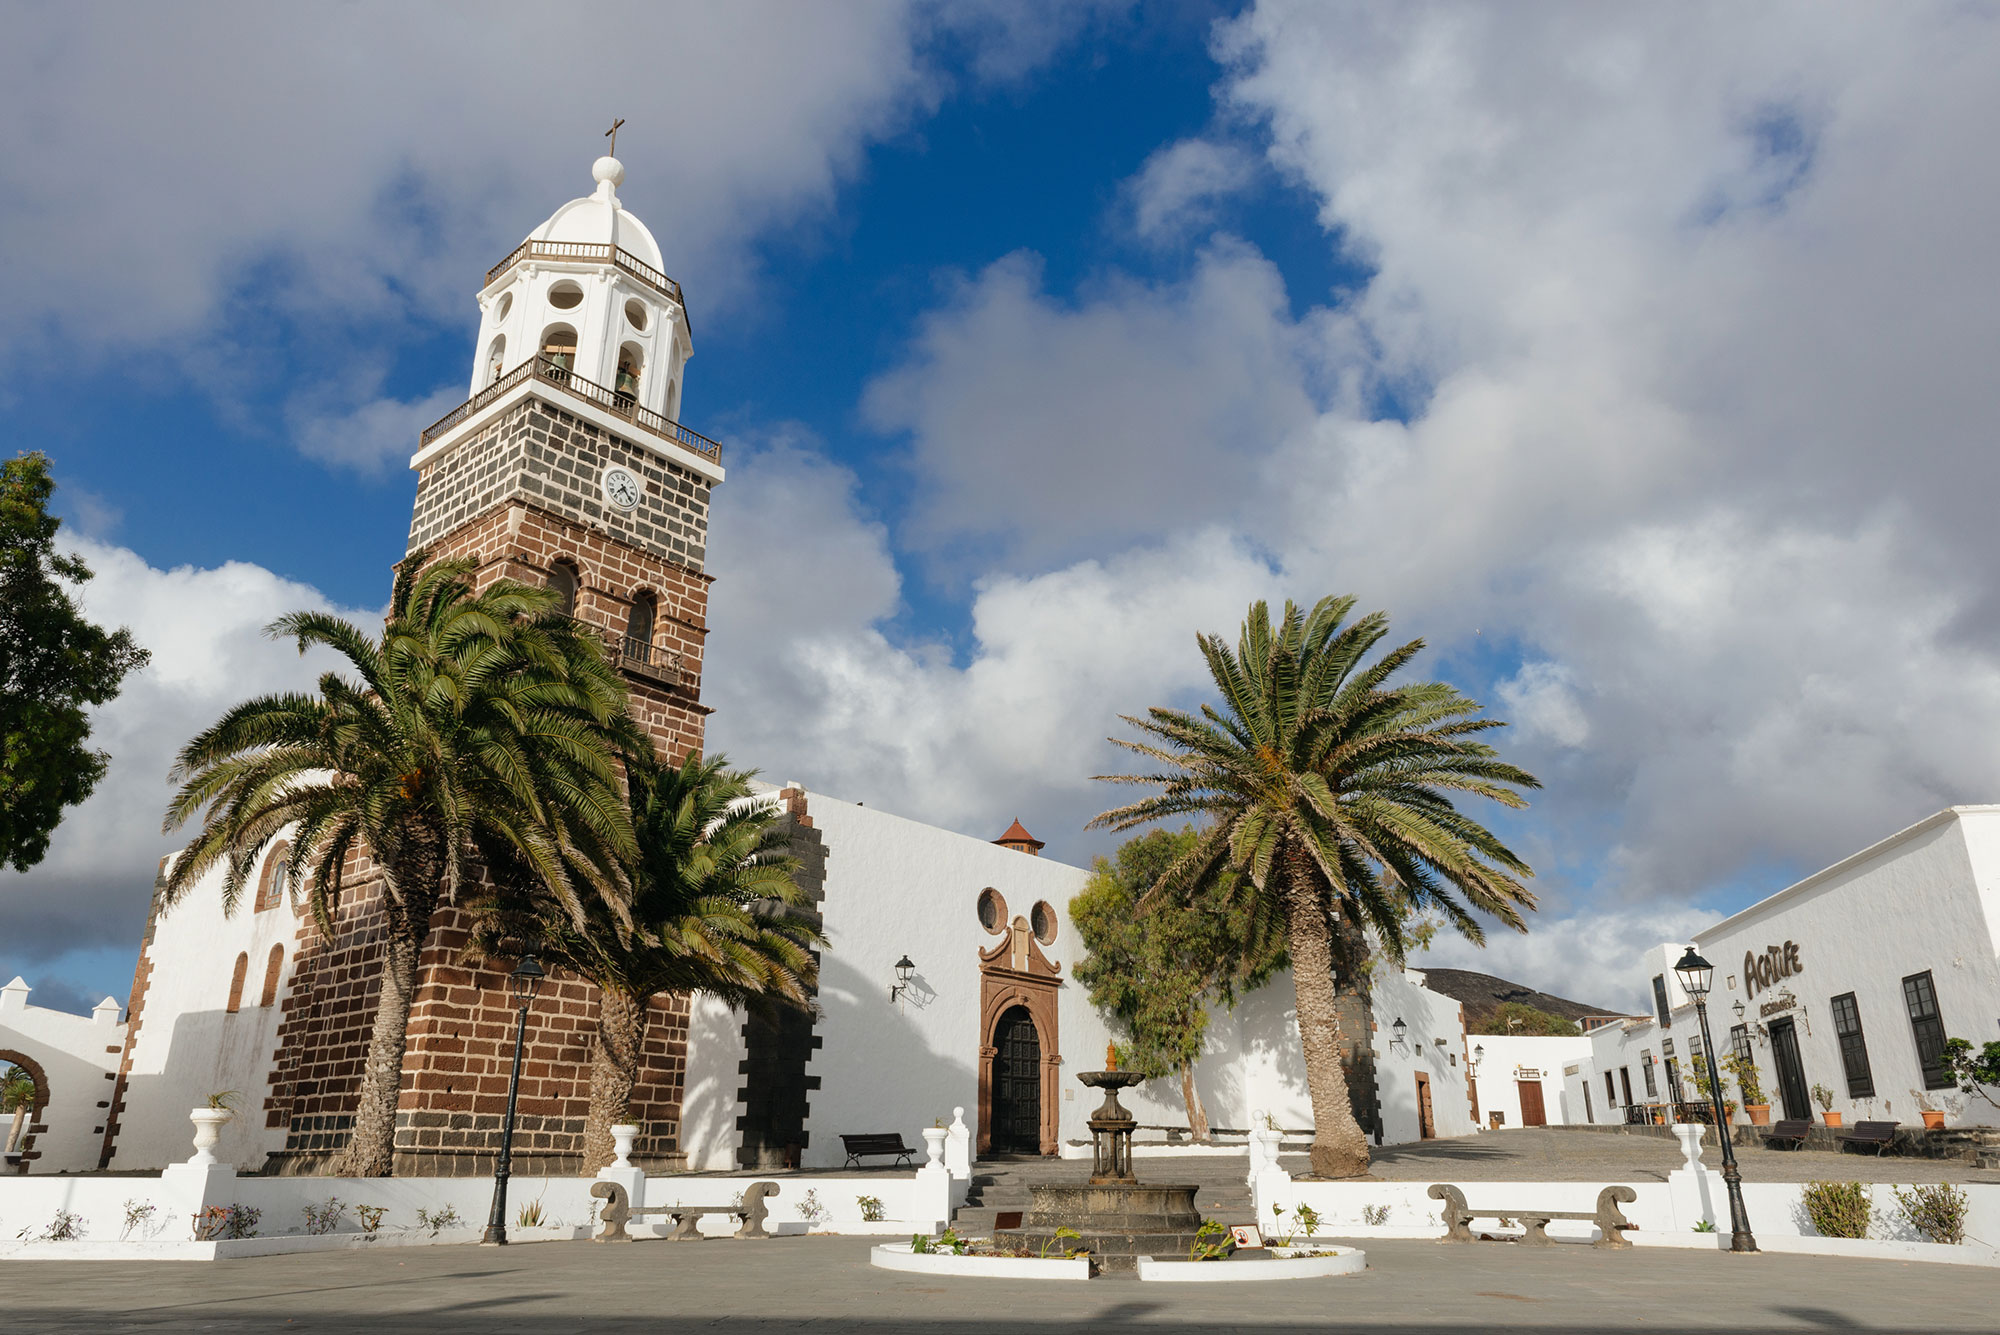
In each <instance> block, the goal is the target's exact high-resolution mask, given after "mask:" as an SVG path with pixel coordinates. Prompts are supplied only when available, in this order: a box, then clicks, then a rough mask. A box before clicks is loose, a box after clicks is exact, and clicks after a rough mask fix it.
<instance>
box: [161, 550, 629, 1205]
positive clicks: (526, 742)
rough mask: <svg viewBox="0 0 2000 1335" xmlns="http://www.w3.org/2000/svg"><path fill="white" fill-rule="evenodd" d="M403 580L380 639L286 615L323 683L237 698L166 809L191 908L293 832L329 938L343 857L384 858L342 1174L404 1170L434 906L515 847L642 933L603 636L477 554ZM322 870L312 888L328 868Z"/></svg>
mask: <svg viewBox="0 0 2000 1335" xmlns="http://www.w3.org/2000/svg"><path fill="white" fill-rule="evenodd" d="M427 556H428V553H426V552H423V551H419V552H416V553H413V554H412V555H411V556H409V557H408V558H407V559H406V560H405V561H404V562H403V563H402V565H401V566H400V567H398V570H397V575H396V585H395V591H394V594H393V596H392V598H391V600H390V609H389V619H388V622H387V624H386V625H385V626H384V628H383V632H382V638H381V639H380V640H379V641H378V640H376V639H374V638H371V637H370V636H369V635H368V634H367V633H366V632H364V631H362V630H361V629H359V628H358V627H356V626H354V625H352V624H351V623H349V622H346V621H343V620H341V619H340V618H338V617H333V616H328V615H325V614H323V613H318V612H295V613H292V614H291V615H289V616H285V617H282V618H280V619H279V620H278V621H276V622H274V623H273V624H272V626H271V627H270V633H271V634H272V635H273V636H275V637H278V638H289V639H292V640H295V641H296V642H297V644H298V648H299V652H300V653H302V654H303V653H305V652H306V651H307V650H309V649H312V648H314V647H325V648H329V649H332V650H333V651H334V652H335V653H337V654H339V655H340V656H341V657H342V658H344V659H345V660H346V666H347V667H348V668H350V669H351V670H352V672H353V673H354V676H353V677H346V676H342V675H341V674H340V673H338V672H328V673H326V674H324V675H323V676H321V677H320V679H319V690H318V693H317V694H313V695H306V694H288V695H267V696H260V697H258V698H256V699H253V700H247V701H245V702H244V703H242V704H240V705H237V706H236V707H235V708H233V709H231V710H230V711H229V712H228V713H227V714H225V715H224V716H223V717H222V719H221V720H220V721H219V722H217V723H216V724H215V725H214V726H212V727H210V728H209V729H208V730H207V731H205V732H203V733H201V734H200V735H199V736H197V737H195V738H194V740H192V741H190V742H189V743H188V744H187V745H186V746H185V747H184V748H182V750H181V753H180V757H179V759H178V761H177V763H176V764H175V767H174V771H173V776H172V777H173V778H174V779H175V780H176V781H178V782H179V783H180V784H181V788H180V791H179V792H178V793H176V794H175V796H174V799H173V802H172V804H171V805H170V806H169V807H168V810H167V820H166V826H167V828H168V829H169V830H172V829H176V828H178V827H180V826H181V825H182V824H184V823H185V822H187V821H188V820H190V819H192V818H193V817H194V816H195V815H196V814H197V813H201V814H203V824H202V828H201V830H200V833H199V834H197V835H196V837H195V839H194V841H193V842H192V843H190V844H189V845H188V846H187V848H186V849H185V850H183V852H182V853H181V855H180V856H179V857H178V858H176V859H175V861H174V863H173V867H172V870H171V871H170V872H169V873H168V876H167V881H166V884H165V886H164V887H163V895H164V897H165V899H166V900H167V902H169V903H171V902H173V901H174V900H177V899H178V898H180V897H181V896H182V895H184V894H185V893H187V891H188V890H189V888H190V887H192V886H194V885H195V884H196V883H197V882H198V881H200V880H201V878H202V877H203V876H204V875H205V874H206V873H207V872H208V871H209V869H210V868H212V867H215V866H217V865H218V864H220V865H222V866H224V868H225V875H224V876H223V879H222V900H223V905H224V908H225V910H229V911H233V910H234V909H235V906H236V904H237V902H238V901H239V900H240V899H241V897H242V894H243V888H244V886H245V884H246V883H248V881H249V879H250V876H251V874H252V872H253V870H254V869H255V868H256V865H257V860H258V855H259V854H260V853H261V852H262V851H263V850H264V848H265V847H266V846H267V845H269V844H270V843H271V842H272V840H274V839H276V838H278V837H279V835H280V833H281V832H283V831H285V830H287V829H290V830H291V831H292V833H291V839H292V842H293V856H292V859H291V866H290V870H289V872H288V875H287V889H288V891H289V893H291V894H292V895H293V896H295V897H296V896H298V895H299V894H301V893H302V892H307V891H309V894H310V903H311V906H312V910H313V914H314V916H315V917H316V918H317V920H318V921H319V924H320V927H321V930H322V931H324V932H326V933H328V934H331V933H332V932H333V930H334V927H333V921H332V909H333V906H334V905H335V904H336V903H337V902H338V899H339V896H340V893H341V889H342V876H343V868H344V867H345V865H346V862H347V859H348V858H349V857H350V856H351V855H355V854H358V853H360V852H362V851H363V850H364V849H365V850H366V851H367V852H369V853H370V854H372V856H373V857H374V859H375V862H376V864H377V866H378V868H379V871H380V885H381V909H382V912H383V914H384V915H385V917H386V919H387V921H386V936H387V941H386V945H385V949H384V954H383V958H382V962H381V969H382V980H381V990H380V993H379V995H378V997H377V999H376V1007H375V1021H374V1028H373V1032H372V1033H371V1035H370V1037H369V1046H368V1056H367V1061H366V1065H365V1067H364V1068H363V1072H362V1078H361V1090H360V1094H359V1096H358V1098H357V1103H356V1108H355V1118H354V1130H353V1133H352V1135H351V1136H350V1138H349V1141H348V1144H347V1148H346V1150H345V1151H344V1152H343V1153H342V1155H341V1157H340V1159H339V1160H338V1162H337V1164H336V1168H335V1171H336V1172H337V1173H339V1174H340V1175H342V1176H346V1177H378V1176H383V1175H386V1174H387V1173H388V1172H389V1171H390V1167H391V1164H392V1162H393V1151H394V1142H395V1126H396V1100H397V1095H398V1093H399V1090H400V1086H401V1082H402V1069H403V1048H404V1041H405V1036H406V1030H407V1028H408V1024H409V1015H410V1000H411V993H412V989H413V988H414V987H415V985H416V978H417V964H418V958H419V954H420V952H421V950H422V948H423V943H424V938H425V936H426V935H428V933H429V931H430V926H431V918H432V915H433V914H434V913H435V912H436V911H437V909H438V908H439V907H440V906H441V905H443V904H448V903H453V902H455V901H457V900H458V899H459V897H460V896H461V895H462V894H463V893H464V892H465V891H466V890H467V889H468V888H469V887H470V886H471V885H472V884H473V883H474V881H475V880H476V879H477V877H478V875H479V870H478V869H479V866H480V863H481V862H482V861H491V860H493V859H494V858H500V857H505V858H512V859H517V860H519V862H520V863H521V864H522V865H524V866H526V867H528V868H530V869H532V871H533V873H534V875H535V876H536V877H538V878H539V879H540V880H541V882H542V883H543V885H544V886H545V887H546V889H547V891H548V893H549V894H550V895H552V896H553V897H554V898H555V899H556V900H557V901H558V902H560V903H561V904H562V905H563V906H564V907H565V908H566V909H567V910H568V911H569V913H570V914H571V915H572V917H573V918H574V919H575V920H576V921H578V922H579V923H581V922H582V921H583V920H584V919H585V917H586V914H587V912H588V909H587V908H586V903H590V904H593V905H597V906H602V907H604V908H606V909H607V910H608V911H609V913H610V915H611V917H612V919H613V920H614V921H616V922H618V923H619V924H621V928H622V929H623V930H629V910H628V909H627V907H626V904H627V898H628V896H627V890H626V885H625V873H624V870H623V868H624V865H625V864H626V863H627V862H629V861H630V860H631V858H632V856H633V853H634V844H633V839H632V825H631V819H630V817H629V815H628V814H627V812H626V808H625V804H624V801H623V800H622V798H621V797H620V795H619V791H618V789H619V776H618V771H617V767H616V763H615V762H616V757H617V755H618V753H619V751H620V750H621V749H625V750H637V749H639V748H641V747H643V746H644V745H645V741H644V735H643V734H642V733H641V732H640V731H639V729H638V727H637V726H636V725H635V724H634V723H633V722H632V721H631V718H630V717H629V715H628V714H627V712H626V696H625V687H624V683H623V681H622V680H621V679H620V677H619V676H618V674H617V672H616V670H614V669H613V668H612V667H611V665H610V664H609V663H608V662H607V661H606V660H605V657H604V654H603V649H602V647H601V646H600V645H599V644H598V643H597V642H596V640H595V639H594V638H593V637H592V636H591V635H590V634H589V633H588V632H587V631H585V630H581V629H579V628H578V627H577V626H576V625H575V623H574V622H572V621H571V620H570V619H569V618H568V617H566V616H564V615H562V613H561V612H560V611H559V610H558V608H557V602H558V598H557V595H556V594H555V593H554V592H553V591H551V590H548V589H539V588H530V587H528V586H526V585H522V584H517V583H514V582H513V581H510V580H501V581H498V582H496V583H495V584H493V585H492V586H490V587H489V588H487V589H486V590H485V591H484V592H483V593H479V594H474V592H473V590H472V588H471V585H470V584H469V583H468V576H469V574H470V573H471V569H472V567H471V563H469V562H465V561H443V562H439V563H438V564H436V565H433V566H430V567H429V568H428V569H426V568H425V561H426V558H427ZM308 877H310V880H309V881H308Z"/></svg>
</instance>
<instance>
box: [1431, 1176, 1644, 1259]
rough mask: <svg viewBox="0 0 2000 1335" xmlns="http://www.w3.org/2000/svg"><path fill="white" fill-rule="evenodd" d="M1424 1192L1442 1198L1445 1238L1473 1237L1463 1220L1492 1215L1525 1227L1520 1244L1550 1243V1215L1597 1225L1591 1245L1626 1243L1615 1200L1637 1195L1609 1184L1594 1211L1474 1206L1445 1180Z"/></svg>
mask: <svg viewBox="0 0 2000 1335" xmlns="http://www.w3.org/2000/svg"><path fill="white" fill-rule="evenodd" d="M1428 1194H1429V1196H1430V1197H1431V1199H1432V1200H1439V1201H1443V1202H1444V1223H1445V1240H1446V1241H1447V1242H1474V1241H1477V1239H1475V1238H1474V1237H1473V1236H1472V1230H1471V1229H1469V1228H1467V1227H1466V1224H1468V1223H1469V1222H1471V1221H1472V1220H1474V1219H1492V1220H1495V1221H1497V1222H1498V1223H1501V1224H1510V1223H1512V1222H1513V1221H1515V1220H1519V1221H1520V1222H1521V1225H1522V1227H1524V1228H1525V1229H1526V1230H1527V1232H1526V1233H1524V1234H1523V1235H1522V1237H1521V1242H1522V1244H1523V1245H1524V1246H1528V1247H1549V1246H1553V1245H1554V1240H1553V1239H1551V1238H1550V1237H1549V1235H1548V1232H1547V1230H1548V1226H1549V1221H1550V1220H1551V1219H1588V1220H1589V1221H1590V1222H1592V1223H1593V1224H1596V1225H1597V1231H1598V1234H1599V1236H1598V1239H1597V1241H1596V1242H1593V1243H1592V1244H1591V1246H1593V1247H1630V1246H1631V1245H1632V1244H1631V1243H1629V1242H1627V1241H1626V1240H1625V1237H1624V1233H1623V1230H1625V1229H1628V1228H1631V1227H1632V1226H1633V1225H1632V1222H1631V1221H1630V1220H1628V1219H1627V1218H1626V1217H1625V1215H1624V1212H1623V1211H1621V1210H1620V1209H1619V1208H1618V1204H1619V1202H1621V1201H1623V1202H1625V1203H1626V1204H1630V1203H1631V1202H1633V1201H1636V1200H1638V1199H1639V1193H1638V1192H1636V1191H1634V1190H1632V1188H1630V1187H1625V1186H1613V1187H1606V1188H1605V1189H1604V1190H1602V1191H1600V1192H1598V1193H1597V1209H1596V1210H1594V1211H1586V1210H1528V1209H1522V1210H1508V1209H1490V1210H1488V1209H1480V1210H1475V1209H1472V1208H1471V1207H1470V1206H1468V1205H1467V1204H1466V1203H1465V1193H1464V1192H1462V1191H1460V1190H1459V1189H1458V1188H1457V1187H1455V1186H1452V1185H1451V1184H1450V1183H1448V1182H1439V1183H1437V1184H1435V1185H1434V1186H1432V1187H1431V1189H1430V1191H1429V1193H1428Z"/></svg>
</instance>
